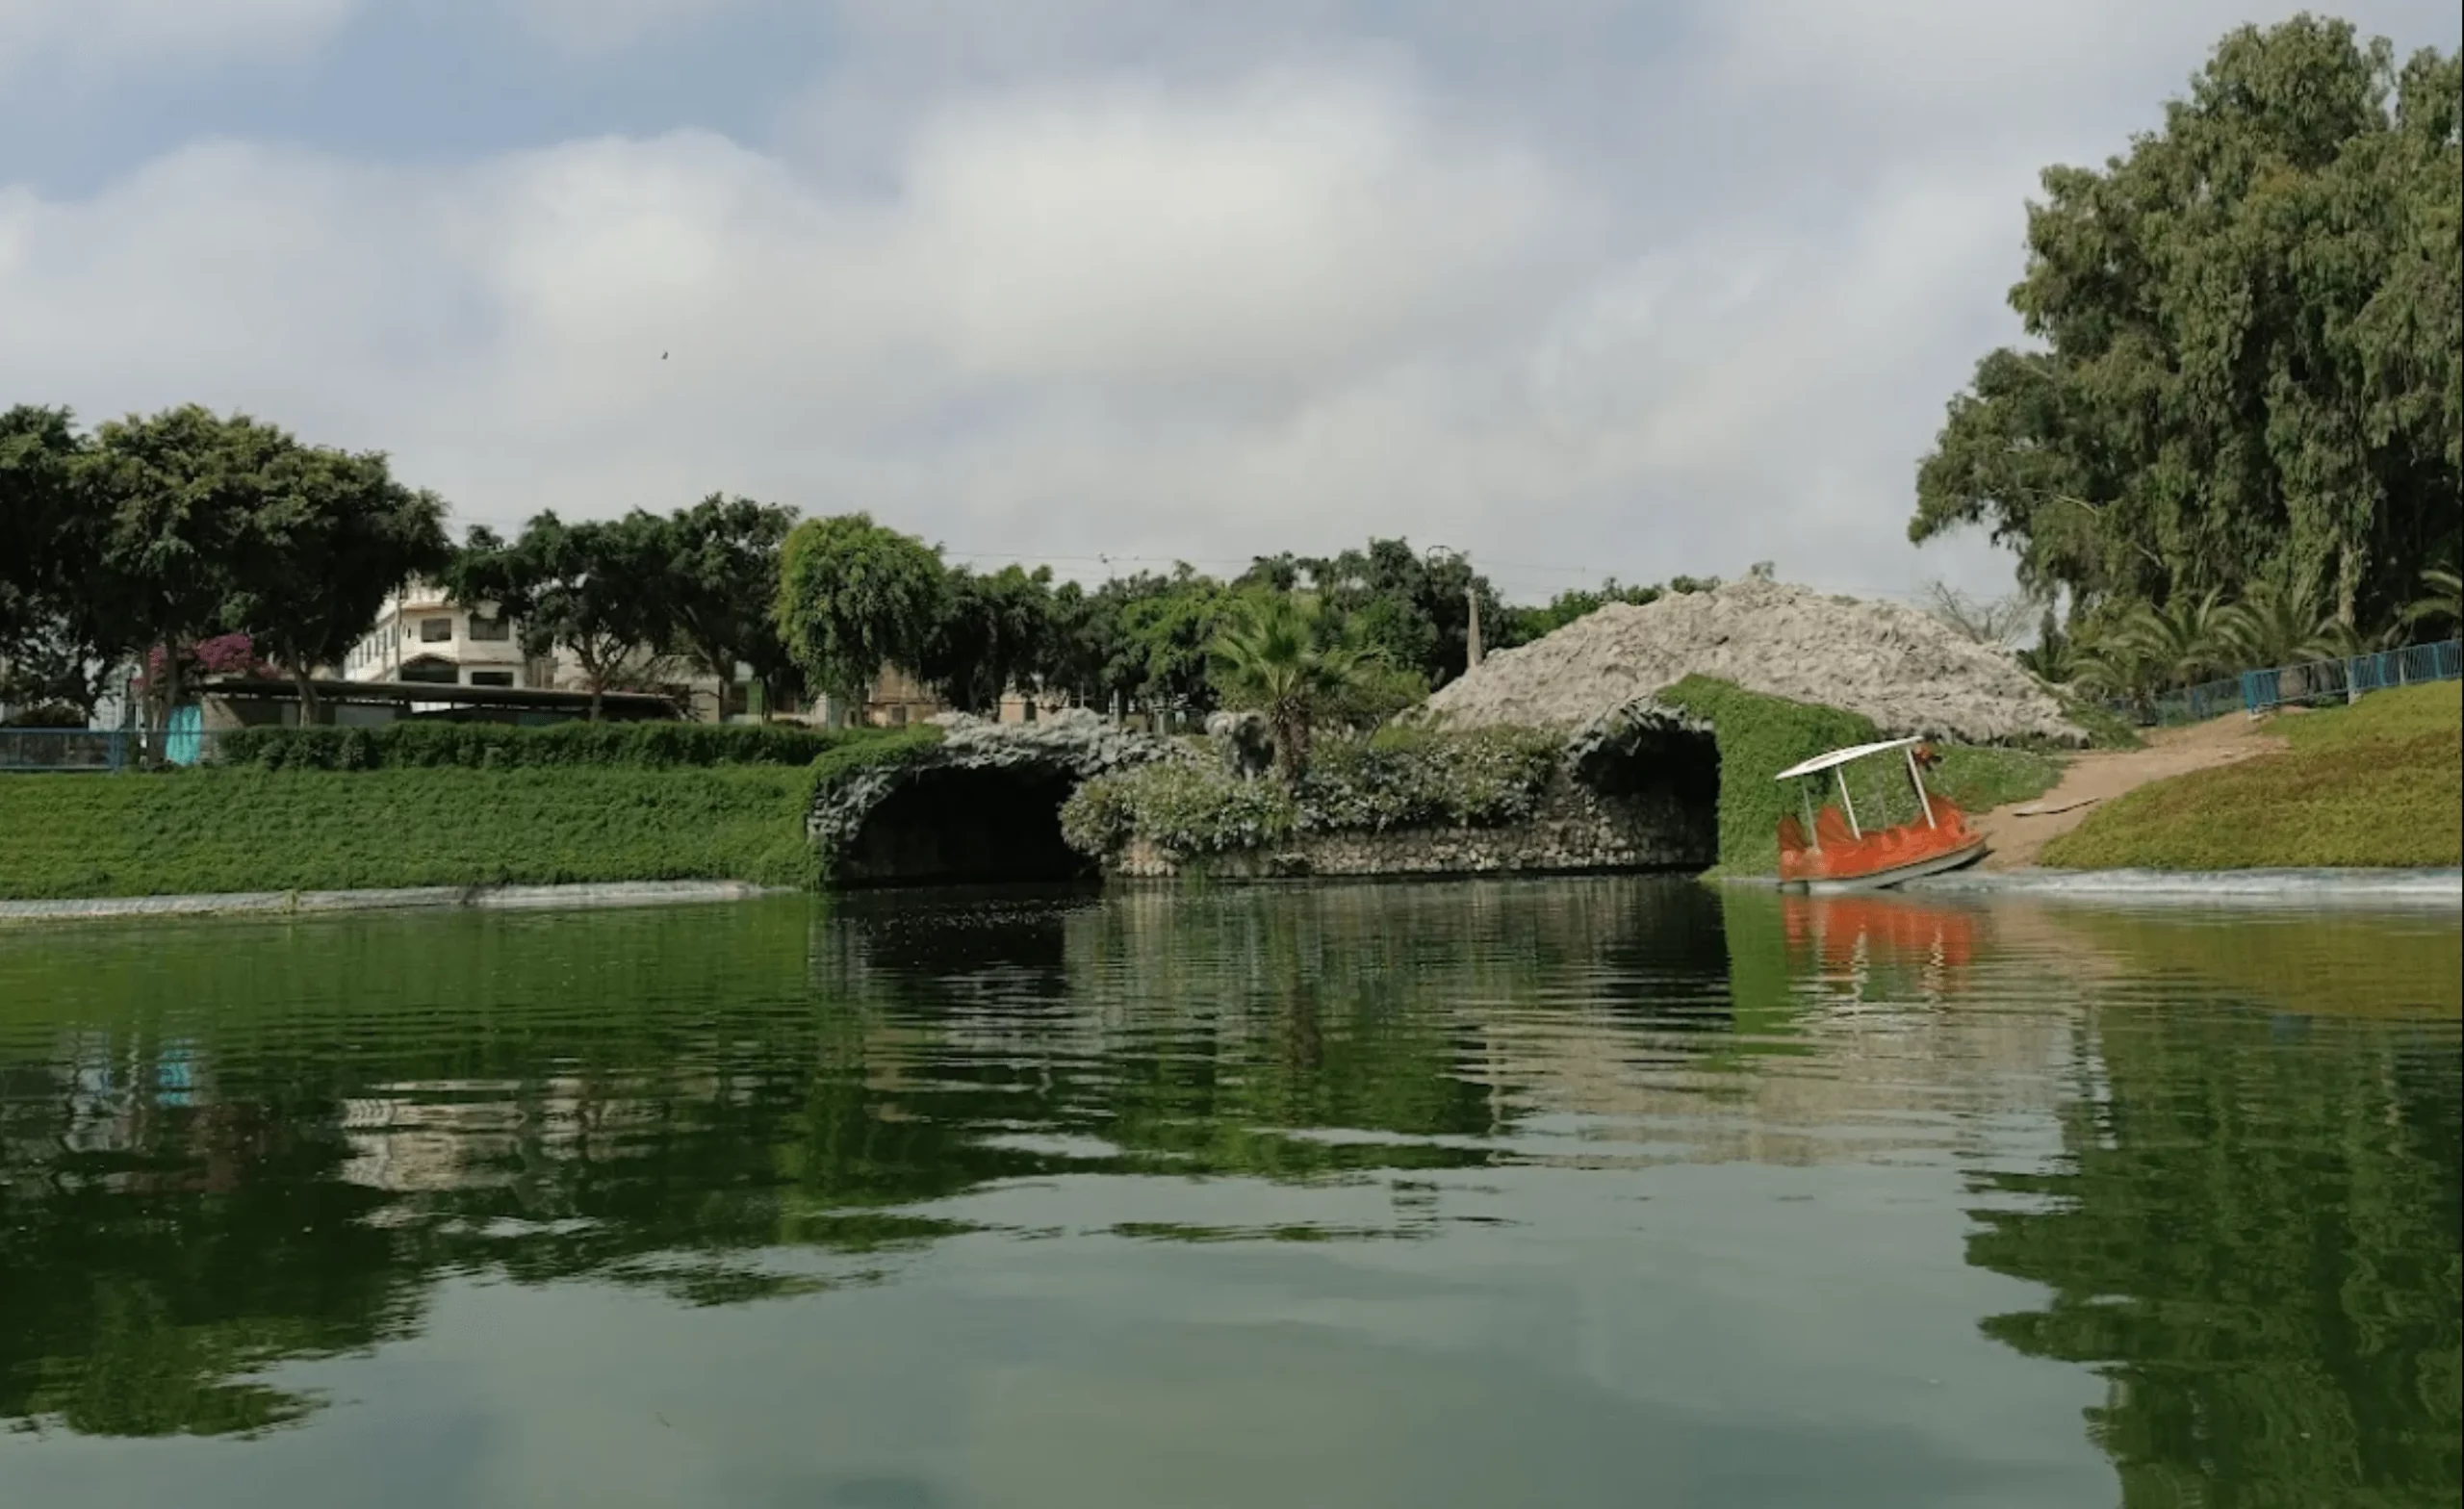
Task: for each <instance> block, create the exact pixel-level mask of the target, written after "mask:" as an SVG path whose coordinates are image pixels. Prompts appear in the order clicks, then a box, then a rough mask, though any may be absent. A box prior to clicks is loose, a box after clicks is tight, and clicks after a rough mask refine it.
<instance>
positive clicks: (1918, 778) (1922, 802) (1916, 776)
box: [1901, 745, 1942, 828]
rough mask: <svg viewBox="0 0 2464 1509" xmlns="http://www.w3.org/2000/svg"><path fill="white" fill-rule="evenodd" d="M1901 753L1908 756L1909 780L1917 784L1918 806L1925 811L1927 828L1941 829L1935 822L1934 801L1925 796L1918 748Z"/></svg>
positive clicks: (1913, 747) (1911, 746) (1923, 774)
mask: <svg viewBox="0 0 2464 1509" xmlns="http://www.w3.org/2000/svg"><path fill="white" fill-rule="evenodd" d="M1901 753H1903V754H1905V755H1907V756H1908V779H1909V780H1912V781H1914V782H1915V783H1916V805H1917V806H1921V807H1923V808H1924V809H1925V826H1926V827H1928V828H1939V827H1941V826H1942V825H1941V824H1939V823H1938V822H1935V821H1934V802H1933V799H1932V798H1930V797H1928V796H1926V795H1925V773H1924V772H1922V771H1920V770H1918V769H1917V768H1916V746H1914V745H1910V746H1909V747H1908V748H1907V749H1906V750H1904V751H1902V752H1901Z"/></svg>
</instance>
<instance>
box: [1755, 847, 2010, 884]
mask: <svg viewBox="0 0 2464 1509" xmlns="http://www.w3.org/2000/svg"><path fill="white" fill-rule="evenodd" d="M1984 857H1985V840H1984V839H1982V838H1972V839H1970V840H1969V841H1968V842H1966V843H1964V844H1963V845H1961V846H1960V847H1959V848H1956V849H1947V850H1944V851H1942V852H1940V853H1938V854H1930V855H1921V856H1918V857H1914V858H1911V859H1908V860H1905V861H1903V862H1901V863H1899V864H1893V865H1886V866H1884V867H1883V868H1881V869H1877V870H1871V871H1867V872H1866V873H1864V874H1862V875H1823V876H1809V877H1807V878H1805V879H1803V880H1794V881H1784V882H1781V888H1782V889H1784V890H1792V891H1804V892H1806V893H1808V894H1809V895H1814V896H1835V895H1837V894H1839V893H1840V892H1842V891H1871V890H1881V889H1883V888H1884V887H1886V886H1891V885H1897V884H1898V883H1899V882H1902V881H1912V880H1914V879H1916V878H1917V877H1918V876H1920V875H1939V874H1941V873H1942V872H1943V871H1945V870H1956V869H1960V868H1961V867H1963V866H1964V865H1970V864H1974V863H1975V862H1976V861H1977V860H1979V859H1982V858H1984Z"/></svg>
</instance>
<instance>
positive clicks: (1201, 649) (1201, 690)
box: [1120, 565, 1239, 712]
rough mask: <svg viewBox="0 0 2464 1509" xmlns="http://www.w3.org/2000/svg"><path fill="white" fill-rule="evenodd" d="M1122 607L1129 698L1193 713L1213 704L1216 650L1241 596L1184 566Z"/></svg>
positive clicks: (1122, 635) (1204, 710)
mask: <svg viewBox="0 0 2464 1509" xmlns="http://www.w3.org/2000/svg"><path fill="white" fill-rule="evenodd" d="M1150 579H1151V580H1153V581H1154V583H1155V584H1154V585H1153V587H1152V590H1149V591H1146V592H1145V593H1143V594H1142V595H1141V596H1138V597H1133V598H1131V599H1130V600H1129V601H1126V602H1124V603H1123V604H1122V605H1121V609H1120V631H1121V638H1122V642H1123V647H1124V648H1125V649H1126V651H1127V652H1128V663H1129V666H1130V667H1131V671H1132V678H1131V680H1130V683H1129V689H1130V692H1131V693H1132V694H1133V695H1135V696H1137V697H1140V698H1142V699H1144V700H1145V701H1146V702H1148V703H1161V704H1163V705H1165V706H1168V707H1174V708H1181V709H1185V710H1188V711H1192V712H1207V711H1211V710H1212V709H1213V708H1214V706H1215V703H1216V691H1217V687H1216V681H1215V660H1214V645H1215V641H1216V639H1217V637H1218V636H1219V634H1221V633H1222V632H1223V629H1224V626H1225V625H1226V624H1227V623H1228V622H1230V621H1231V619H1232V616H1233V615H1234V613H1235V612H1236V611H1237V608H1236V606H1235V604H1236V600H1237V599H1238V597H1239V594H1236V593H1234V592H1232V591H1230V590H1229V589H1227V588H1225V587H1224V586H1223V584H1222V583H1220V582H1219V581H1217V580H1215V579H1214V578H1213V577H1211V576H1205V575H1199V574H1198V573H1196V572H1194V571H1192V570H1191V569H1190V568H1189V567H1188V566H1186V565H1184V566H1182V567H1181V568H1180V569H1179V570H1178V571H1176V572H1175V573H1173V575H1171V576H1170V577H1169V578H1168V579H1161V578H1150Z"/></svg>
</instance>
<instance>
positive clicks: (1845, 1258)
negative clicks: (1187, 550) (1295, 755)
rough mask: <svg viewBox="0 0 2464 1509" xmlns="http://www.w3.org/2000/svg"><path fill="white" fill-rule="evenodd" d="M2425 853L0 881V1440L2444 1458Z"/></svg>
mask: <svg viewBox="0 0 2464 1509" xmlns="http://www.w3.org/2000/svg"><path fill="white" fill-rule="evenodd" d="M2458 939H2459V931H2458V920H2457V914H2456V913H2455V911H2454V910H2453V909H2448V910H2444V911H2439V910H2432V911H2428V912H2423V913H2414V914H2409V915H2406V914H2392V915H2369V914H2363V913H2356V912H2349V911H2342V912H2325V913H2321V912H2306V913H2304V912H2293V911H2272V912H2271V911H2239V912H2224V911H2204V912H2200V911H2148V910H2143V911H2136V912H2133V911H2116V910H2099V909H2094V908H2086V907H2081V906H2078V905H2055V904H2045V903H2037V904H2027V905H2021V904H2017V903H2005V904H2001V905H1998V906H1992V907H1987V906H1964V905H1943V904H1939V903H1937V904H1933V905H1920V904H1916V903H1913V902H1907V901H1894V900H1889V899H1866V900H1855V899H1848V900H1841V901H1836V902H1821V901H1803V900H1794V901H1788V902H1785V903H1784V902H1783V901H1782V900H1781V899H1780V898H1778V897H1776V896H1772V895H1768V894H1761V893H1730V894H1723V893H1720V892H1717V891H1714V890H1711V889H1708V888H1706V887H1703V886H1699V885H1695V884H1691V883H1686V882H1653V881H1643V880H1630V881H1607V880H1603V881H1565V882H1524V883H1496V884H1487V883H1481V884H1452V885H1444V886H1358V887H1322V888H1306V889H1302V888H1293V889H1253V890H1235V891H1223V892H1213V893H1187V894H1171V893H1162V892H1155V893H1133V894H1128V895H1115V896H1112V897H1109V898H1096V897H1091V896H1066V895H1064V896H1045V897H1038V896H1017V895H1013V896H1007V897H995V896H980V897H972V898H971V897H964V896H941V897H925V896H902V897H892V896H876V897H868V898H859V899H857V900H854V901H840V902H835V903H834V902H826V901H812V900H808V899H802V898H798V899H790V900H783V901H777V902H763V903H756V904H748V905H740V906H732V907H708V908H674V909H666V910H649V911H621V912H620V911H610V912H595V913H585V914H571V915H568V914H554V915H550V914H533V915H483V914H453V915H429V916H392V917H388V916H368V917H355V918H333V919H321V920H313V921H301V922H295V923H274V922H225V923H191V924H180V925H169V926H165V925H157V926H153V927H149V928H142V929H140V928H122V927H118V926H109V927H105V926H94V927H79V928H65V929H52V930H42V931H29V930H19V931H16V932H13V933H5V934H0V1504H5V1505H8V1506H10V1509H15V1506H18V1505H28V1506H32V1505H41V1506H45V1509H74V1506H84V1505H110V1506H115V1509H117V1506H123V1505H134V1504H165V1505H169V1504H177V1505H181V1506H183V1509H196V1506H217V1505H248V1506H260V1505H276V1506H280V1505H295V1504H296V1505H404V1506H417V1509H443V1506H449V1505H462V1504H475V1505H557V1506H563V1505H573V1504H581V1505H589V1506H591V1509H613V1506H632V1505H642V1506H654V1505H655V1506H661V1509H669V1506H677V1505H696V1504H711V1505H730V1506H732V1505H751V1506H770V1505H781V1506H784V1505H798V1506H815V1509H960V1506H970V1509H971V1506H1000V1509H1012V1506H1017V1509H1042V1506H1055V1509H1060V1506H1067V1509H1113V1506H1121V1509H1159V1506H1182V1505H1188V1506H1210V1509H1211V1506H1235V1505H1238V1506H1247V1505H1273V1506H1278V1509H1296V1506H1321V1505H1322V1506H1328V1509H1373V1506H1388V1505H1393V1506H1411V1509H1432V1506H1450V1505H1478V1506H1481V1509H1498V1506H1513V1509H1522V1506H1537V1505H1718V1506H1722V1509H1728V1506H1739V1505H1746V1506H1751V1505H1766V1504H1767V1505H1790V1506H1795V1505H1815V1504H1819V1505H1876V1506H1885V1505H1887V1506H1891V1509H1905V1506H1912V1505H1954V1504H1956V1505H1978V1506H1985V1505H1990V1506H1995V1509H2022V1506H2034V1505H2112V1504H2117V1503H2126V1504H2130V1505H2133V1506H2164V1509H2174V1506H2188V1505H2208V1506H2220V1509H2241V1506H2256V1505H2270V1506H2273V1505H2282V1506H2288V1509H2290V1506H2296V1505H2298V1506H2302V1509H2315V1506H2322V1505H2342V1504H2355V1505H2359V1504H2368V1505H2373V1506H2381V1509H2384V1506H2395V1505H2413V1504H2422V1505H2432V1504H2440V1505H2451V1504H2454V1503H2455V1502H2456V1501H2457V1498H2458V1494H2459V1484H2460V1483H2464V1471H2460V1470H2459V1455H2458V1445H2457V1441H2456V1429H2455V1427H2456V1423H2457V1419H2458V1417H2459V1413H2464V1394H2460V1393H2459V1343H2458V1324H2459V1283H2464V1250H2460V1243H2459V1237H2458V1229H2459V1118H2458V1110H2459V1099H2464V1092H2460V1091H2459V1085H2460V1084H2464V1069H2459V1041H2458V1015H2459V994H2464V985H2459V972H2464V959H2460V958H2459V941H2458Z"/></svg>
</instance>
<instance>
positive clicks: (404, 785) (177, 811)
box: [0, 766, 818, 899]
mask: <svg viewBox="0 0 2464 1509" xmlns="http://www.w3.org/2000/svg"><path fill="white" fill-rule="evenodd" d="M808 793H809V779H808V777H807V775H806V773H805V772H803V771H800V770H794V769H790V768H786V767H782V766H770V767H760V766H748V767H742V768H736V769H714V770H665V771H660V770H603V769H602V770H594V769H564V770H503V771H497V770H486V771H481V770H463V769H450V768H431V769H416V770H371V771H352V772H340V771H321V770H281V771H269V770H264V769H257V768H241V769H214V768H206V769H200V770H192V771H185V772H181V773H178V774H167V775H160V776H136V775H123V776H83V775H80V776H12V777H9V778H7V779H5V780H0V897H9V898H13V899H17V898H46V897H86V896H159V895H179V894H195V893H215V892H230V891H269V890H274V891H278V890H326V889H350V888H357V887H385V886H412V885H492V884H557V883H565V882H612V881H665V880H738V881H750V882H756V883H758V884H765V885H793V886H810V885H812V884H815V883H816V882H817V880H818V872H817V869H816V862H815V857H814V855H813V852H812V848H811V846H810V845H809V843H807V842H806V840H805V829H804V813H805V806H806V802H807V798H808Z"/></svg>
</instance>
